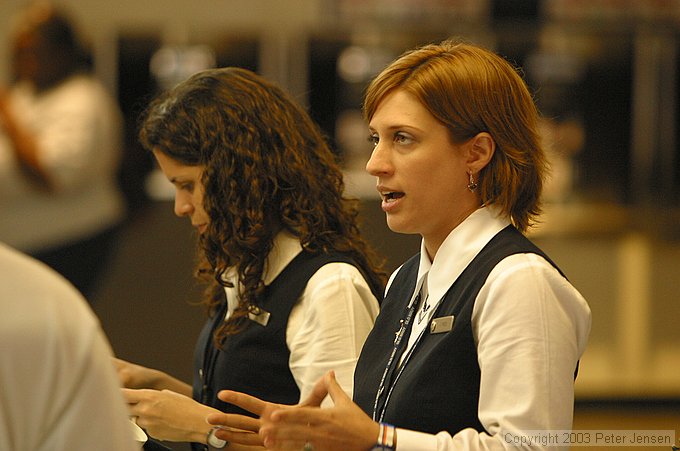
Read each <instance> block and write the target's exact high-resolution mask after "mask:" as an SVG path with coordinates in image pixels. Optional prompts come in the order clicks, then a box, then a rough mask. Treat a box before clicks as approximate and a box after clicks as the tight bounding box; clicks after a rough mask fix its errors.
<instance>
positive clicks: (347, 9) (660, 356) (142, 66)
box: [0, 0, 680, 449]
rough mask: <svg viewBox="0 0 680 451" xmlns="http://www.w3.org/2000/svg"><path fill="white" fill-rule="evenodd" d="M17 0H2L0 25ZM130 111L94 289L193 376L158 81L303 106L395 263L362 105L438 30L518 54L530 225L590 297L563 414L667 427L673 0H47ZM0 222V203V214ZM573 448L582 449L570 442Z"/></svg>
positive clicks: (124, 339)
mask: <svg viewBox="0 0 680 451" xmlns="http://www.w3.org/2000/svg"><path fill="white" fill-rule="evenodd" d="M25 3H26V2H25V1H20V0H3V1H2V2H0V80H2V81H3V82H4V81H6V79H7V77H8V72H9V69H8V61H9V49H8V46H7V45H6V42H7V36H6V33H7V30H8V29H9V25H10V21H11V18H12V16H13V15H14V13H15V12H16V11H17V10H19V9H20V8H21V7H22V6H23V5H25ZM57 4H60V5H63V6H64V7H66V8H67V10H68V11H69V12H70V13H71V14H72V16H73V18H74V19H75V20H76V23H77V24H78V26H79V28H80V29H81V31H82V32H83V33H84V34H85V35H86V36H88V37H89V39H90V44H91V47H92V49H93V50H94V62H95V67H96V71H97V74H98V75H99V76H100V77H101V78H102V79H103V80H104V81H105V82H106V84H107V86H109V87H110V89H111V90H112V91H113V92H115V93H116V95H117V98H118V100H119V102H120V106H121V108H122V110H123V112H124V114H125V118H126V123H127V140H126V149H125V155H126V157H125V161H124V165H123V168H122V171H121V175H120V181H121V184H122V185H123V188H124V189H125V192H126V194H127V198H128V202H129V206H130V215H129V218H128V220H127V223H126V225H125V229H124V231H123V240H122V241H121V245H120V247H119V249H118V250H117V254H116V259H115V261H114V264H113V265H112V266H111V267H110V269H109V272H108V274H107V277H106V279H105V281H104V282H103V283H102V284H101V286H100V287H99V290H98V294H97V296H96V298H95V299H93V306H94V308H95V310H96V311H97V313H98V314H99V316H100V318H101V320H102V323H103V324H104V327H105V329H106V330H107V333H108V334H109V336H110V339H111V341H112V343H113V346H114V348H115V350H116V352H117V353H118V354H119V355H121V357H123V358H126V359H130V360H136V361H139V362H140V363H144V364H146V365H149V366H154V365H155V366H157V367H161V368H164V369H166V370H168V371H170V372H173V373H174V374H177V375H179V376H184V377H185V378H186V379H188V378H189V377H190V374H191V373H190V367H191V353H192V347H193V343H194V339H195V336H196V334H197V333H198V330H199V329H200V326H201V323H202V320H203V316H202V311H201V309H200V308H199V307H195V306H192V305H190V302H192V301H193V300H195V299H197V297H198V296H199V293H200V288H199V287H198V286H196V284H195V283H194V282H193V279H192V269H193V248H194V237H193V236H192V231H191V230H190V229H191V228H190V226H189V224H185V222H186V221H183V220H181V219H178V218H175V217H174V216H173V214H172V204H171V201H170V200H169V199H170V198H169V197H168V192H167V186H166V185H165V184H164V183H163V182H162V181H160V182H159V180H158V178H157V177H155V172H154V167H153V164H152V161H151V159H150V157H149V155H146V154H144V153H143V152H142V151H141V150H140V148H139V146H138V145H137V143H136V136H135V128H136V119H137V115H138V114H139V112H140V111H141V109H142V108H144V106H145V104H146V102H147V101H148V100H149V98H150V97H151V96H152V95H154V94H155V93H156V92H158V90H160V89H163V88H164V87H167V86H169V85H172V84H173V83H175V82H176V81H178V80H181V79H183V78H184V77H186V76H187V75H189V74H191V73H193V72H195V71H196V70H200V69H201V68H205V67H211V66H226V65H236V66H242V67H246V68H249V69H252V70H255V71H257V72H259V73H260V74H263V75H265V76H267V77H269V78H271V79H274V80H276V81H278V82H279V83H280V84H281V85H282V86H284V87H285V88H286V89H288V90H289V91H291V92H292V93H293V94H294V95H295V96H296V97H297V98H298V99H299V100H300V101H301V102H302V103H303V104H305V105H306V106H308V108H309V109H310V111H311V113H312V116H313V117H314V118H315V119H316V120H317V121H318V122H319V123H320V124H321V126H322V127H323V128H324V130H325V132H326V133H327V134H328V136H329V138H330V139H331V140H332V142H333V145H334V148H335V149H336V151H337V152H338V155H339V156H340V157H341V158H342V161H343V162H344V165H345V168H346V173H347V186H348V190H349V192H350V193H352V194H353V195H355V196H357V197H359V198H361V200H362V214H363V218H364V230H365V233H366V234H367V236H368V237H369V239H370V240H371V241H372V242H373V243H374V245H375V246H376V247H377V248H378V250H379V251H380V252H382V253H383V254H384V255H385V257H386V259H387V268H388V269H389V270H393V269H394V268H395V267H396V266H397V265H398V263H399V262H401V261H402V260H404V259H405V258H406V257H408V256H410V255H411V254H412V253H414V252H415V251H416V250H417V249H418V245H419V240H418V239H417V237H413V236H404V235H397V234H394V233H392V232H390V231H389V230H388V229H387V227H386V226H385V221H384V216H383V213H382V212H381V211H380V209H379V206H378V205H379V201H378V199H377V197H376V195H375V191H374V188H373V184H374V181H373V180H372V179H371V178H370V177H369V176H367V175H365V174H364V172H363V166H364V164H365V161H366V159H367V158H368V155H369V151H370V149H369V146H368V145H367V140H366V136H367V132H366V128H365V125H364V123H363V121H362V119H361V112H360V102H361V96H362V92H363V89H364V87H365V85H366V83H367V81H368V80H369V79H370V78H371V77H372V76H373V75H374V74H375V73H376V72H377V71H379V70H380V69H381V68H382V67H383V66H384V65H385V64H386V63H387V62H388V61H389V60H391V59H393V58H394V57H395V56H397V55H398V54H399V53H401V52H402V51H404V50H406V49H409V48H411V47H414V46H417V45H420V44H424V43H426V42H432V41H439V40H442V39H444V38H447V37H462V38H464V39H467V40H470V41H473V42H476V43H480V44H484V45H486V46H488V47H491V48H493V49H495V50H496V51H498V52H499V53H501V54H502V55H504V56H505V57H507V58H508V59H510V60H511V61H513V62H514V63H515V64H516V65H517V66H519V67H521V68H522V70H523V72H524V75H525V77H526V79H527V81H528V82H529V84H530V86H531V88H532V90H533V92H534V93H535V96H536V99H537V102H538V104H539V107H540V109H541V111H542V113H543V115H544V117H545V119H544V123H543V130H544V134H545V138H546V140H547V142H548V143H549V150H550V154H551V161H552V165H553V171H554V172H553V177H552V179H551V180H550V183H549V186H548V189H547V192H546V208H545V209H546V215H545V218H544V222H543V224H542V225H541V226H540V227H538V228H537V229H536V230H535V231H534V232H533V238H534V239H535V240H536V241H537V242H538V243H539V244H540V245H541V246H542V247H543V248H544V249H545V250H546V251H548V253H550V254H551V255H552V256H553V257H554V259H555V260H556V261H557V262H558V263H559V264H560V266H561V267H562V269H563V270H564V271H565V273H566V274H567V275H568V276H569V278H570V280H571V281H572V282H573V283H574V284H575V285H576V286H577V287H578V288H579V289H580V290H581V291H582V292H583V294H584V295H585V297H586V298H587V299H588V301H589V303H590V306H591V308H592V311H593V330H592V334H591V339H590V344H589V347H588V350H587V352H586V355H585V356H584V358H583V360H582V362H581V372H580V374H579V377H578V380H577V382H576V387H577V410H576V422H575V427H577V428H582V429H587V428H607V429H623V428H633V429H675V430H676V434H677V435H678V437H680V433H679V432H680V122H679V115H680V89H679V85H680V55H679V53H680V0H543V1H539V0H194V1H184V0H142V1H132V0H118V1H108V2H107V1H104V0H70V1H69V0H62V1H61V2H58V3H57ZM0 220H2V219H1V217H0ZM574 449H578V448H574Z"/></svg>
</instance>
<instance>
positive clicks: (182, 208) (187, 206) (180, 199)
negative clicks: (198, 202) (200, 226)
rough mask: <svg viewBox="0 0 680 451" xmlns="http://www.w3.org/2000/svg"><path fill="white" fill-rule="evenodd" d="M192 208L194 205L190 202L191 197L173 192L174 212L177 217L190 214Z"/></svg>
mask: <svg viewBox="0 0 680 451" xmlns="http://www.w3.org/2000/svg"><path fill="white" fill-rule="evenodd" d="M193 210H194V206H193V204H192V203H191V199H190V198H189V197H188V196H186V195H184V194H182V193H180V192H177V191H176V192H175V214H176V215H177V216H179V217H182V216H190V215H191V213H192V212H193Z"/></svg>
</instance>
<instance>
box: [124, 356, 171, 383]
mask: <svg viewBox="0 0 680 451" xmlns="http://www.w3.org/2000/svg"><path fill="white" fill-rule="evenodd" d="M113 363H114V365H115V366H116V371H117V372H118V378H119V379H120V383H121V384H122V385H123V387H125V388H156V389H157V388H160V387H157V386H156V385H157V383H158V380H159V378H160V371H157V370H154V369H151V368H147V367H144V366H141V365H136V364H134V363H130V362H127V361H125V360H121V359H117V358H115V357H114V358H113Z"/></svg>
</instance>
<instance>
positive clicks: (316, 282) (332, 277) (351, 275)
mask: <svg viewBox="0 0 680 451" xmlns="http://www.w3.org/2000/svg"><path fill="white" fill-rule="evenodd" d="M338 284H340V285H361V286H366V287H368V282H366V279H365V278H364V276H363V275H362V274H361V271H359V269H358V268H357V267H356V266H354V265H352V264H351V263H346V262H330V263H326V264H325V265H323V266H321V267H320V268H319V269H318V270H317V271H316V272H315V273H314V274H313V275H312V276H311V277H310V278H309V282H308V283H307V289H308V290H312V291H313V290H314V289H317V288H322V287H326V286H328V285H338Z"/></svg>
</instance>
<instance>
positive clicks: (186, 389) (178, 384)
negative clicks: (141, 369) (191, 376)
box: [149, 370, 193, 398]
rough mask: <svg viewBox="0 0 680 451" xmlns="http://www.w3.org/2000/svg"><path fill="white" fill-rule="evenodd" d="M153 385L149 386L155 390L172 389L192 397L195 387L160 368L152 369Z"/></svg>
mask: <svg viewBox="0 0 680 451" xmlns="http://www.w3.org/2000/svg"><path fill="white" fill-rule="evenodd" d="M152 374H153V376H152V378H151V381H150V382H151V385H150V387H149V388H152V389H154V390H171V391H174V392H175V393H179V394H180V395H184V396H188V397H190V398H191V397H192V395H193V388H192V387H191V385H189V384H187V383H186V382H183V381H181V380H179V379H177V378H175V377H173V376H170V375H169V374H167V373H164V372H163V371H159V370H152Z"/></svg>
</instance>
